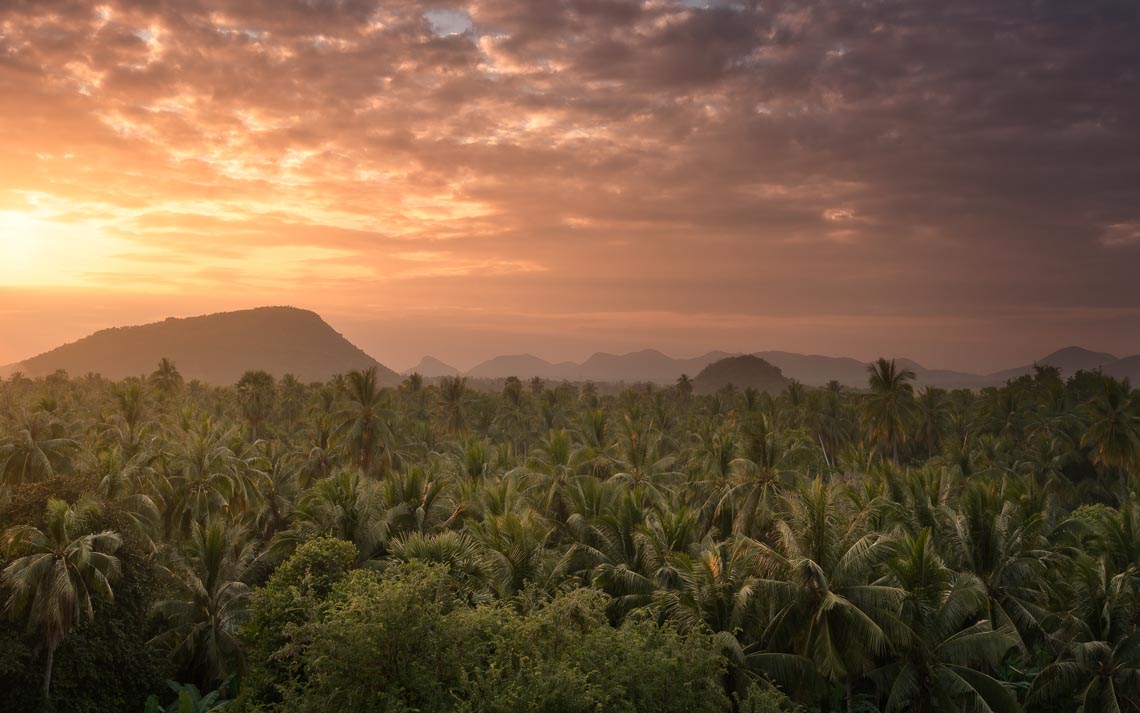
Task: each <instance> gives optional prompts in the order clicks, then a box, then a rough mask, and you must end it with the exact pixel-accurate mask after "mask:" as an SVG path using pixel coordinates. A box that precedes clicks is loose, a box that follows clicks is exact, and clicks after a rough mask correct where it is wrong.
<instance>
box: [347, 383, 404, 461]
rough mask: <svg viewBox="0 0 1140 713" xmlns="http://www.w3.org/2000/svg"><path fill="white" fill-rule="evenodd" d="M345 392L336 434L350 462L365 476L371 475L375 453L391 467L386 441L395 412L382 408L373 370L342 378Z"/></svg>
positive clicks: (389, 437)
mask: <svg viewBox="0 0 1140 713" xmlns="http://www.w3.org/2000/svg"><path fill="white" fill-rule="evenodd" d="M345 393H346V397H347V401H346V402H345V404H344V407H343V408H342V409H341V410H340V414H339V416H340V419H341V425H340V427H339V428H338V429H337V435H338V436H339V437H342V438H344V439H346V441H347V442H348V447H349V451H350V452H351V454H352V457H353V460H354V462H355V463H356V464H357V465H358V466H360V469H361V470H363V471H364V472H365V473H371V472H372V464H373V459H374V458H375V456H376V453H377V451H380V452H381V455H382V456H383V457H384V458H385V463H386V465H387V466H388V467H391V466H392V464H393V461H392V452H391V448H390V447H389V442H390V439H391V435H392V432H391V421H392V420H393V419H394V418H395V413H394V412H392V411H391V410H389V409H387V408H385V406H384V395H383V392H382V391H381V389H380V386H379V384H378V382H377V381H376V367H369V368H368V369H366V370H364V371H353V372H350V373H349V374H348V377H347V378H346V379H345Z"/></svg>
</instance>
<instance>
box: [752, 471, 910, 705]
mask: <svg viewBox="0 0 1140 713" xmlns="http://www.w3.org/2000/svg"><path fill="white" fill-rule="evenodd" d="M845 499H846V498H845V494H844V492H843V490H842V488H841V487H839V486H836V485H828V484H825V483H824V482H823V481H822V480H819V479H816V480H815V481H814V482H812V483H810V484H807V485H805V486H803V487H801V488H800V489H798V490H797V491H795V492H794V493H792V494H790V495H789V496H788V497H787V499H786V500H787V514H786V515H785V517H784V518H782V519H781V520H779V521H778V522H777V523H776V525H775V541H774V543H773V544H772V545H771V546H769V545H767V544H763V543H757V545H756V547H757V557H758V561H759V562H760V566H761V567H762V571H763V572H765V576H764V577H763V578H761V579H759V580H758V581H757V587H758V589H759V591H760V592H762V593H763V595H764V596H765V597H766V598H767V599H769V600H770V601H771V602H773V603H775V604H776V605H777V607H778V608H777V610H776V613H775V616H774V617H773V622H772V625H771V626H773V628H774V630H775V631H776V632H778V634H780V635H781V638H782V640H783V641H785V642H787V645H788V646H790V648H791V650H792V652H793V653H796V654H799V655H800V656H803V657H805V658H808V659H811V661H812V662H813V664H814V666H815V669H816V670H817V671H818V673H819V675H820V676H822V677H823V678H824V679H826V680H828V681H831V682H833V683H838V684H844V685H846V686H848V688H850V686H851V685H852V684H853V683H854V682H855V681H856V680H857V679H858V678H859V677H861V676H862V675H864V674H866V673H867V672H868V671H870V670H871V668H872V667H873V666H874V663H875V660H876V657H878V656H881V655H884V654H885V653H886V652H887V651H888V649H889V647H890V643H891V641H892V639H893V638H894V636H895V635H897V633H898V631H899V630H900V628H901V623H900V622H899V621H898V619H897V616H896V614H895V612H896V611H897V609H898V606H899V603H900V602H901V600H902V597H903V592H902V590H901V589H899V588H898V587H897V586H894V585H890V584H882V583H880V582H878V574H877V573H876V572H877V569H878V567H879V566H880V565H882V564H883V563H885V562H886V561H887V559H889V558H890V557H891V556H892V554H893V552H894V544H893V542H892V540H891V538H890V537H888V536H887V535H885V534H883V533H881V532H877V531H875V530H874V529H873V528H871V527H870V516H871V512H872V511H871V510H870V509H866V510H862V511H858V512H853V511H852V510H851V508H849V507H848V506H846V505H845ZM848 698H849V699H850V695H849V696H848Z"/></svg>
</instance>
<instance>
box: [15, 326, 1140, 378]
mask: <svg viewBox="0 0 1140 713" xmlns="http://www.w3.org/2000/svg"><path fill="white" fill-rule="evenodd" d="M733 356H740V355H739V354H730V353H728V352H722V351H713V352H709V353H707V354H704V355H702V356H698V357H692V358H681V359H677V358H674V357H670V356H668V355H666V354H663V353H661V352H660V351H657V350H656V349H643V350H641V351H636V352H630V353H628V354H609V353H605V352H598V353H596V354H594V355H592V356H591V357H590V358H588V359H586V360H585V361H584V362H582V363H581V364H577V363H575V362H569V361H566V362H558V363H552V362H549V361H546V360H545V359H540V358H539V357H536V356H534V355H532V354H514V355H504V356H497V357H494V358H493V359H488V360H487V361H485V362H483V363H481V364H479V365H477V366H475V367H474V368H472V369H470V370H469V371H467V372H466V374H465V375H466V376H469V377H472V378H475V379H503V378H506V377H508V376H517V377H519V378H522V379H529V378H533V377H536V376H537V377H539V378H542V379H546V380H549V381H563V380H567V381H579V382H581V381H596V382H611V383H612V382H626V383H635V382H646V381H648V382H653V383H657V384H662V385H668V384H673V383H674V382H676V380H677V379H678V378H679V377H680V376H681V375H682V374H687V375H688V376H689V377H690V378H694V377H695V376H696V375H699V374H700V373H701V372H702V371H703V370H704V369H705V368H706V367H708V366H709V365H711V364H714V363H717V362H720V361H723V360H725V359H726V358H728V357H733ZM750 356H754V357H757V358H758V359H759V360H763V361H764V362H766V363H767V364H769V365H771V366H773V367H776V368H777V369H778V370H779V371H780V372H781V375H782V378H785V379H795V380H797V381H799V382H801V383H803V384H805V385H807V386H823V385H825V384H827V383H828V382H829V381H833V380H834V381H838V382H839V383H840V384H843V385H844V386H847V387H850V388H856V389H862V388H866V386H867V364H866V363H865V362H862V361H859V360H858V359H852V358H850V357H833V356H821V355H818V354H797V353H794V352H785V351H762V352H755V353H754V354H752V355H750ZM162 357H167V358H170V359H172V360H173V361H174V362H175V363H176V364H177V366H178V369H179V370H180V371H181V372H182V374H183V376H184V377H185V378H187V379H199V380H202V381H205V382H208V383H213V384H230V383H235V382H236V381H237V380H238V379H239V378H241V375H242V373H244V372H245V371H246V370H249V369H264V370H265V371H268V372H270V373H272V374H274V375H276V376H282V375H284V374H286V373H292V374H294V375H295V376H297V377H298V378H300V379H302V380H305V381H323V380H327V379H328V378H329V377H331V376H332V375H333V374H338V373H344V372H346V371H350V370H352V369H362V368H368V367H370V366H376V367H377V370H378V373H379V377H380V381H381V383H383V384H386V385H391V384H395V383H398V382H399V381H400V378H401V377H400V376H399V375H397V374H396V373H395V372H393V371H392V370H390V369H388V368H387V367H385V366H383V365H382V364H379V363H378V362H377V361H376V360H375V359H373V358H372V357H370V356H369V355H368V354H365V353H364V352H363V351H361V350H360V349H358V348H357V347H356V346H354V345H353V344H352V343H350V342H349V341H348V340H347V339H345V338H344V337H343V336H341V335H340V334H338V333H337V332H336V331H335V330H334V329H333V328H332V327H330V326H329V325H328V324H327V323H326V322H325V321H324V320H322V319H321V318H320V316H319V315H317V314H315V313H313V312H309V311H307V310H301V309H296V308H293V307H261V308H258V309H252V310H244V311H240V312H224V313H221V314H213V315H206V316H202V317H190V318H186V319H174V318H171V319H167V320H166V321H164V322H157V323H154V324H147V325H142V326H137V327H119V328H113V329H105V330H103V331H100V332H96V333H95V334H92V335H91V336H89V337H87V338H85V339H81V340H79V341H78V342H74V343H72V344H67V345H64V346H62V347H59V348H57V349H53V350H52V351H50V352H47V353H45V354H41V355H39V356H37V357H33V358H31V359H27V360H25V361H23V362H21V363H18V364H11V365H9V366H6V367H0V378H7V377H8V376H10V375H11V373H12V372H14V371H21V372H23V373H24V374H26V375H28V376H43V375H46V374H50V373H52V372H54V371H56V370H57V369H64V370H66V371H67V372H68V373H70V374H73V375H82V374H86V373H89V372H94V373H99V374H103V375H104V376H106V377H108V378H112V379H120V378H124V377H127V376H138V375H141V374H149V373H150V372H151V371H153V370H154V368H155V365H156V364H157V363H158V361H159V359H161V358H162ZM897 362H898V363H899V365H900V366H902V367H903V368H907V369H911V370H912V371H914V372H915V377H916V378H915V383H916V384H917V385H918V386H939V387H943V388H948V389H955V388H982V387H986V386H998V385H1001V384H1003V383H1004V382H1006V381H1008V380H1009V379H1015V378H1017V377H1019V376H1022V375H1024V374H1029V373H1032V371H1033V365H1032V364H1027V365H1024V366H1019V367H1015V368H1012V369H1005V370H1003V371H998V372H994V373H992V374H969V373H964V372H958V371H950V370H944V369H927V368H926V367H924V366H922V365H921V364H919V363H917V362H915V361H913V360H910V359H902V358H899V359H897ZM1035 363H1036V364H1049V365H1052V366H1056V367H1057V368H1059V369H1060V370H1061V372H1062V374H1063V375H1064V376H1066V377H1068V376H1071V375H1072V374H1073V373H1075V372H1076V371H1078V370H1081V369H1084V370H1093V369H1101V370H1102V371H1104V373H1105V374H1107V375H1109V376H1113V377H1116V378H1118V379H1124V378H1127V379H1129V380H1131V381H1132V383H1133V384H1138V383H1140V355H1135V356H1130V357H1125V358H1123V359H1119V358H1117V357H1116V356H1114V355H1112V354H1108V353H1105V352H1094V351H1090V350H1088V349H1083V348H1081V347H1066V348H1064V349H1060V350H1058V351H1056V352H1053V353H1052V354H1049V355H1048V356H1045V357H1042V358H1041V359H1039V360H1037V362H1035ZM723 368H728V367H723ZM412 371H418V372H419V373H420V374H422V375H424V376H426V377H441V376H454V375H459V374H462V372H461V371H460V370H458V369H456V368H455V367H453V366H451V365H450V364H446V363H444V362H442V361H440V360H439V359H436V358H435V357H431V356H425V357H424V358H423V359H422V360H421V361H420V363H419V364H418V365H417V366H416V367H415V368H414V369H409V370H408V371H405V372H404V373H405V374H409V373H411V372H412ZM710 378H711V377H710ZM739 385H740V384H738V386H739Z"/></svg>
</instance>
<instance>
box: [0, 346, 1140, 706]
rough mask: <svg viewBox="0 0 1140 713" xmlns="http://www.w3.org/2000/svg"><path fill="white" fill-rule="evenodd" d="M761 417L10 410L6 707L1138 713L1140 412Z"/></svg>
mask: <svg viewBox="0 0 1140 713" xmlns="http://www.w3.org/2000/svg"><path fill="white" fill-rule="evenodd" d="M736 386H746V385H744V384H741V385H733V386H731V387H726V388H718V389H716V390H714V391H713V392H712V393H702V391H703V390H704V389H703V388H701V386H700V384H699V383H697V380H691V379H688V378H682V379H680V380H679V381H678V383H677V384H676V385H675V386H672V387H669V388H656V387H646V386H644V385H630V386H627V387H620V388H619V387H616V386H612V385H594V384H584V385H573V384H554V383H546V382H543V381H542V380H537V381H534V380H532V381H531V382H530V383H524V382H523V381H521V380H519V379H507V380H505V381H503V382H496V383H493V384H489V383H487V382H481V381H478V380H464V379H462V378H456V377H452V378H448V379H424V378H422V377H418V376H413V377H410V378H409V379H407V380H406V382H405V383H404V384H402V385H401V386H400V387H399V388H395V389H392V388H385V387H383V386H382V385H381V383H380V375H378V374H377V372H376V371H375V370H366V371H358V372H350V373H347V374H344V375H343V376H339V377H335V378H333V379H332V380H330V381H329V382H328V383H323V384H306V383H303V382H302V381H300V380H299V379H297V378H294V377H291V376H288V375H286V376H283V377H282V378H281V379H279V380H278V379H275V378H274V377H272V376H271V375H270V374H268V373H266V372H256V371H253V372H248V373H247V374H245V375H244V376H243V377H242V379H241V382H240V383H239V384H236V385H235V386H233V387H229V388H218V387H212V386H207V385H204V384H201V383H198V382H189V383H187V382H185V381H183V379H182V378H181V376H180V374H179V372H178V368H177V365H175V364H173V363H171V362H169V361H166V362H164V363H162V364H159V365H158V367H157V369H156V370H155V371H154V373H153V374H151V375H150V376H149V377H148V378H145V379H143V378H133V379H126V380H123V381H121V382H117V383H113V382H110V381H107V380H105V379H102V378H99V377H86V378H83V379H71V378H68V377H67V375H66V374H54V375H52V376H50V377H47V378H44V379H38V380H29V379H26V378H22V377H20V378H13V379H10V380H8V381H4V382H0V403H2V404H4V407H5V408H4V409H3V410H0V531H2V532H3V533H4V541H3V542H4V548H3V550H4V551H3V554H2V556H0V557H2V559H0V570H3V572H4V573H5V574H4V575H3V578H2V579H0V601H2V602H3V603H4V604H5V605H6V614H7V616H6V617H5V619H4V621H3V622H0V708H3V709H4V710H35V709H36V708H40V707H45V706H46V705H50V706H51V707H53V708H54V709H55V710H57V711H84V712H86V711H100V710H123V711H136V712H137V711H141V710H143V709H144V706H145V705H146V700H147V698H148V696H151V695H154V696H155V699H154V706H159V707H160V708H161V707H163V706H165V707H167V709H170V706H182V705H183V703H184V702H185V705H187V706H190V708H188V710H201V709H203V707H205V709H206V710H208V709H210V708H212V707H215V706H218V705H220V704H221V703H222V702H223V700H222V699H225V698H231V697H232V698H233V699H234V700H233V702H232V703H230V704H228V706H229V707H228V708H227V710H250V711H284V710H289V711H304V710H326V709H329V708H330V707H331V708H334V709H335V708H345V709H347V710H349V711H351V710H392V711H400V710H440V711H463V712H470V713H474V712H475V711H507V710H510V711H516V710H535V711H538V710H542V711H547V710H553V711H558V710H567V711H586V710H590V711H596V710H606V711H635V710H654V711H657V710H665V711H668V710H697V711H700V710H710V711H714V710H715V711H720V710H739V711H775V710H792V709H794V708H796V707H797V706H798V707H801V708H803V709H809V710H811V709H818V710H821V711H825V710H835V709H847V710H851V711H867V712H868V713H869V712H871V711H896V710H898V711H901V710H919V711H921V710H929V711H934V710H990V711H1006V710H1015V709H1022V710H1039V709H1040V710H1058V711H1063V710H1077V709H1083V710H1085V711H1091V710H1113V709H1119V710H1123V711H1127V710H1136V708H1135V703H1134V702H1135V701H1136V700H1138V699H1140V690H1137V688H1136V681H1137V680H1140V668H1138V666H1140V664H1138V658H1137V651H1140V644H1138V642H1140V633H1138V626H1137V624H1138V607H1140V498H1138V497H1137V495H1136V487H1137V475H1138V474H1140V440H1138V439H1140V435H1138V433H1140V431H1138V428H1140V426H1138V424H1140V397H1138V395H1137V392H1136V391H1135V390H1133V389H1132V388H1131V386H1130V385H1129V384H1127V383H1125V382H1119V381H1115V380H1113V379H1110V378H1108V377H1105V376H1104V375H1102V374H1098V373H1086V372H1079V373H1077V374H1075V375H1073V376H1072V377H1070V378H1068V379H1064V378H1062V376H1061V374H1060V373H1059V372H1057V371H1056V370H1053V369H1047V368H1039V369H1036V370H1035V371H1034V372H1033V373H1032V374H1029V375H1026V376H1023V377H1020V378H1018V379H1015V380H1012V381H1010V382H1009V383H1007V384H1006V385H1004V386H1002V387H1000V388H992V389H986V390H984V391H982V392H969V391H950V392H947V391H943V390H939V389H930V388H922V387H921V385H916V384H914V375H913V374H912V373H910V372H909V371H907V370H906V369H905V368H902V367H901V366H900V365H898V364H895V363H893V362H890V361H886V360H883V361H879V362H876V363H875V364H873V365H872V368H871V369H870V371H869V373H868V383H867V388H866V389H865V390H853V389H846V388H843V387H841V386H840V385H838V384H831V385H827V386H824V387H822V388H812V387H810V386H806V385H804V384H800V383H796V382H791V383H787V384H783V385H781V386H780V387H779V389H778V390H777V389H771V390H769V391H764V390H761V389H758V388H743V389H741V388H736ZM49 669H50V670H52V677H51V679H50V681H51V683H50V690H51V692H52V693H51V697H50V704H48V703H47V700H48V699H47V698H46V697H45V696H44V695H43V693H42V690H43V682H44V681H45V680H47V677H46V676H45V675H44V674H45V673H46V672H47V671H48V670H49ZM164 679H172V680H175V681H178V683H177V684H175V686H176V688H175V689H171V690H170V691H169V692H168V691H165V690H164V689H163V688H162V681H163V680H164ZM204 691H214V692H215V693H211V694H204V693H203V692H204ZM172 694H173V695H172ZM174 699H177V700H174ZM1114 706H1115V708H1114ZM1130 706H1131V708H1130ZM152 708H153V706H152ZM178 710H181V709H180V708H178Z"/></svg>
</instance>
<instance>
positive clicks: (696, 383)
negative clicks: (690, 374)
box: [693, 354, 790, 394]
mask: <svg viewBox="0 0 1140 713" xmlns="http://www.w3.org/2000/svg"><path fill="white" fill-rule="evenodd" d="M789 383H790V379H788V378H787V377H785V376H784V375H783V374H782V373H781V372H780V369H779V368H778V367H775V366H773V365H771V364H769V363H768V362H766V361H764V360H763V359H761V358H760V357H757V356H753V355H751V354H742V355H740V356H732V357H728V358H726V359H721V360H720V361H716V362H713V363H712V364H709V365H708V366H706V367H705V368H704V369H702V370H701V372H700V373H699V374H697V376H696V377H695V378H694V379H693V390H694V391H695V392H696V393H698V394H711V393H713V392H715V391H719V390H720V389H722V388H724V387H725V386H728V385H729V384H732V385H733V386H735V387H736V388H738V389H747V388H754V389H758V390H760V391H767V392H768V393H770V394H778V393H780V392H781V391H783V390H784V389H785V388H786V387H787V385H788V384H789Z"/></svg>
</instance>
